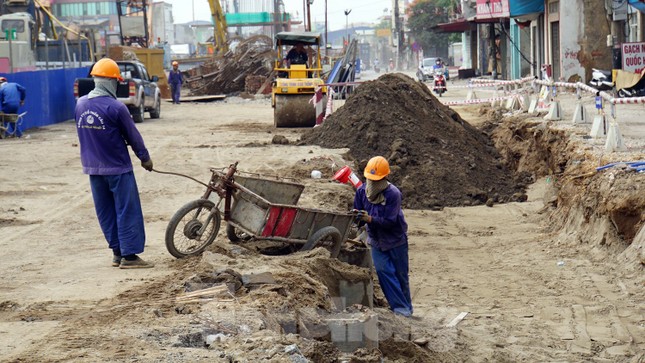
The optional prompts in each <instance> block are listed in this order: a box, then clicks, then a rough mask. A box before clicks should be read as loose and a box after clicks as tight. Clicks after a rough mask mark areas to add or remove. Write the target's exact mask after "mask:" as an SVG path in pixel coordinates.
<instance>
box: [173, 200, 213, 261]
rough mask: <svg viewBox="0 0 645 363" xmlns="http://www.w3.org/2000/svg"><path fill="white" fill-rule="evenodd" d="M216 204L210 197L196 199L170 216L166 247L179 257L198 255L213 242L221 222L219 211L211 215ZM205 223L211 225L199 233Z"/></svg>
mask: <svg viewBox="0 0 645 363" xmlns="http://www.w3.org/2000/svg"><path fill="white" fill-rule="evenodd" d="M214 206H215V204H214V203H213V202H211V201H210V200H208V199H198V200H194V201H192V202H190V203H188V204H186V205H184V206H183V207H181V208H180V209H179V210H178V211H177V212H176V213H175V215H173V216H172V218H170V223H168V227H166V248H167V249H168V252H170V254H171V255H173V256H175V257H177V258H183V257H188V256H193V255H197V254H200V253H201V252H202V251H204V249H205V248H206V247H207V246H208V245H210V244H211V243H213V241H214V240H215V237H217V232H219V226H220V222H221V217H220V215H219V212H217V213H215V214H213V216H212V217H211V213H210V211H211V209H212V208H213V207H214ZM205 224H209V225H208V226H207V227H206V229H205V230H204V233H203V234H202V235H199V231H200V229H202V227H203V226H204V225H205Z"/></svg>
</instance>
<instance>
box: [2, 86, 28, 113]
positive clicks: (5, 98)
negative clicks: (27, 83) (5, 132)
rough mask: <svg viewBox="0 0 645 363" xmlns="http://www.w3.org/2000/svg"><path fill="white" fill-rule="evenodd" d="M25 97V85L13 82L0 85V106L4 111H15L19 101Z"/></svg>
mask: <svg viewBox="0 0 645 363" xmlns="http://www.w3.org/2000/svg"><path fill="white" fill-rule="evenodd" d="M25 97H27V90H25V87H23V86H21V85H19V84H18V83H14V82H6V83H4V84H2V85H1V86H0V106H1V107H2V112H4V113H16V112H17V111H18V107H20V102H22V101H24V100H25Z"/></svg>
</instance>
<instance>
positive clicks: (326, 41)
mask: <svg viewBox="0 0 645 363" xmlns="http://www.w3.org/2000/svg"><path fill="white" fill-rule="evenodd" d="M328 44H329V40H328V39H327V0H325V57H327V55H328V53H329V51H328V49H329V46H328Z"/></svg>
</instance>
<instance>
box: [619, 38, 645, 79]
mask: <svg viewBox="0 0 645 363" xmlns="http://www.w3.org/2000/svg"><path fill="white" fill-rule="evenodd" d="M621 50H622V53H623V71H625V72H634V73H640V72H641V71H642V70H643V68H645V43H623V44H622V45H621Z"/></svg>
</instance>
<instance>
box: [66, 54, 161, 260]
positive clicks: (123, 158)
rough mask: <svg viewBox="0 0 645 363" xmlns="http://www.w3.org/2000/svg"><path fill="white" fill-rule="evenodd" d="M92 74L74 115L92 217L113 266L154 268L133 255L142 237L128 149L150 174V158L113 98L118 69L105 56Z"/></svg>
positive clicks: (125, 112)
mask: <svg viewBox="0 0 645 363" xmlns="http://www.w3.org/2000/svg"><path fill="white" fill-rule="evenodd" d="M92 76H93V77H94V84H95V86H94V89H93V90H92V91H90V93H89V94H87V95H86V96H83V97H81V98H79V99H78V101H77V103H76V110H75V111H74V114H75V115H74V117H75V119H76V131H77V133H78V139H79V142H80V149H81V164H82V165H83V173H85V174H88V175H89V176H90V187H91V189H92V197H93V198H94V208H95V209H96V216H97V217H98V220H99V224H100V225H101V229H102V230H103V235H104V236H105V239H106V240H107V242H108V245H109V247H110V249H112V253H113V258H112V266H114V267H120V268H122V269H130V268H148V267H153V264H152V263H149V262H146V261H144V260H142V259H141V258H140V257H139V256H137V255H138V254H140V253H142V252H143V249H144V245H145V240H146V235H145V229H144V222H143V212H142V210H141V202H140V200H139V191H138V189H137V182H136V180H135V178H134V172H133V171H132V170H133V169H132V161H131V160H130V154H129V152H128V145H130V147H131V148H132V150H133V151H134V154H135V155H136V156H137V157H138V158H139V159H140V160H141V166H142V167H143V168H144V169H146V170H148V171H152V159H150V155H149V154H148V150H147V149H146V146H145V144H144V142H143V138H142V137H141V134H140V133H139V131H138V130H137V128H136V127H135V125H134V120H133V119H132V116H130V112H128V108H127V107H126V106H125V105H124V104H123V103H121V102H119V101H117V100H116V87H117V81H120V80H122V78H121V73H120V71H119V66H118V65H117V64H116V62H115V61H113V60H112V59H109V58H103V59H101V60H99V61H98V62H96V64H95V65H94V67H93V68H92Z"/></svg>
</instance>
